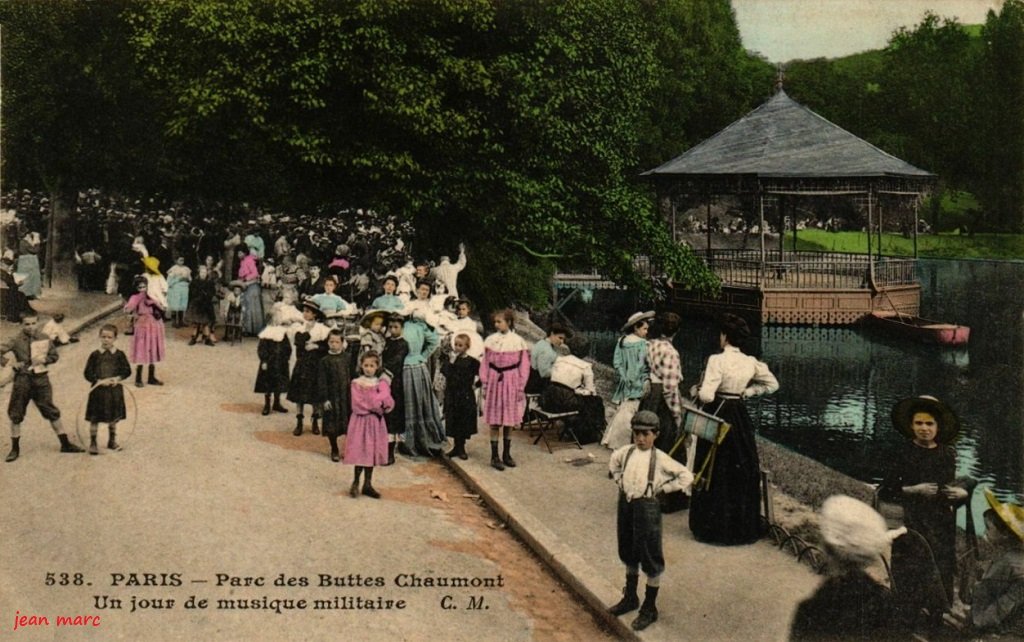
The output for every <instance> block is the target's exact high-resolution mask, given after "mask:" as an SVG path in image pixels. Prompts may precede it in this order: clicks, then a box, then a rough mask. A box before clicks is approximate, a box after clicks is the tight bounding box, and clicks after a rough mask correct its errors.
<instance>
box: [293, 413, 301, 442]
mask: <svg viewBox="0 0 1024 642" xmlns="http://www.w3.org/2000/svg"><path fill="white" fill-rule="evenodd" d="M292 434H293V435H295V436H296V437H298V436H299V435H301V434H302V415H295V430H293V431H292Z"/></svg>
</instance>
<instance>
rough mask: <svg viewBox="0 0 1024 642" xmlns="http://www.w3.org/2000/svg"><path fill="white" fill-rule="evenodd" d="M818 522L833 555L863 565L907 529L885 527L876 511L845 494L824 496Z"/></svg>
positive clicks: (880, 552)
mask: <svg viewBox="0 0 1024 642" xmlns="http://www.w3.org/2000/svg"><path fill="white" fill-rule="evenodd" d="M818 523H819V526H820V529H821V537H822V539H823V540H824V541H825V544H826V545H827V546H828V547H829V549H830V550H831V552H832V553H833V554H834V555H836V556H838V557H841V558H844V559H847V560H849V561H851V562H857V563H859V564H861V565H865V566H866V565H868V564H870V563H872V562H873V561H874V560H876V559H877V558H878V556H879V555H881V554H882V553H884V552H885V551H887V550H888V548H889V544H890V543H891V542H892V540H893V539H895V538H896V537H898V536H900V535H902V534H903V533H906V532H907V529H906V528H898V529H896V530H888V529H887V528H886V525H885V519H884V518H883V517H882V516H881V515H879V514H878V511H876V510H875V509H873V508H871V507H870V506H868V505H867V504H865V503H864V502H862V501H860V500H858V499H854V498H853V497H849V496H847V495H833V496H831V497H829V498H828V499H826V500H825V503H824V504H822V505H821V514H820V518H819V521H818Z"/></svg>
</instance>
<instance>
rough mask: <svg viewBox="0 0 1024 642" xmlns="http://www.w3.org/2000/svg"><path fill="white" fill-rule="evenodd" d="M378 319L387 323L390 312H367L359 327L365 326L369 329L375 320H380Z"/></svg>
mask: <svg viewBox="0 0 1024 642" xmlns="http://www.w3.org/2000/svg"><path fill="white" fill-rule="evenodd" d="M378 318H379V319H380V320H382V321H384V322H385V323H387V320H388V311H387V310H367V311H366V312H365V313H364V314H363V318H362V319H360V320H359V325H361V326H363V327H364V328H369V327H370V324H372V323H373V320H374V319H378Z"/></svg>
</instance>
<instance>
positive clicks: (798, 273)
mask: <svg viewBox="0 0 1024 642" xmlns="http://www.w3.org/2000/svg"><path fill="white" fill-rule="evenodd" d="M697 255H698V256H700V257H701V258H703V259H704V261H705V262H706V263H707V264H708V266H709V267H710V268H711V269H712V270H713V271H714V272H715V274H717V275H718V278H720V279H721V280H722V282H723V283H724V284H726V285H746V286H758V285H764V286H765V287H779V288H796V289H801V288H851V287H852V288H867V287H869V286H870V266H871V263H870V260H871V259H869V257H868V256H866V255H863V254H839V253H834V252H785V253H783V252H779V251H778V250H773V251H770V252H766V253H765V256H764V262H763V263H762V260H761V258H762V257H761V252H760V251H758V250H710V251H708V250H698V251H697ZM916 263H917V262H916V260H915V259H896V258H887V257H886V258H874V283H875V285H876V286H893V285H911V284H914V283H917V276H916V271H915V267H916Z"/></svg>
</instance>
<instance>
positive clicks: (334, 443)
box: [327, 435, 341, 461]
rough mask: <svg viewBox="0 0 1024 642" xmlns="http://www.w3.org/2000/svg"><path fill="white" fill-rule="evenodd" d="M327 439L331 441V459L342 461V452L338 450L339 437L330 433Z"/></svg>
mask: <svg viewBox="0 0 1024 642" xmlns="http://www.w3.org/2000/svg"><path fill="white" fill-rule="evenodd" d="M327 441H329V442H331V461H341V453H339V452H338V438H337V437H336V436H334V435H328V436H327Z"/></svg>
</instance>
